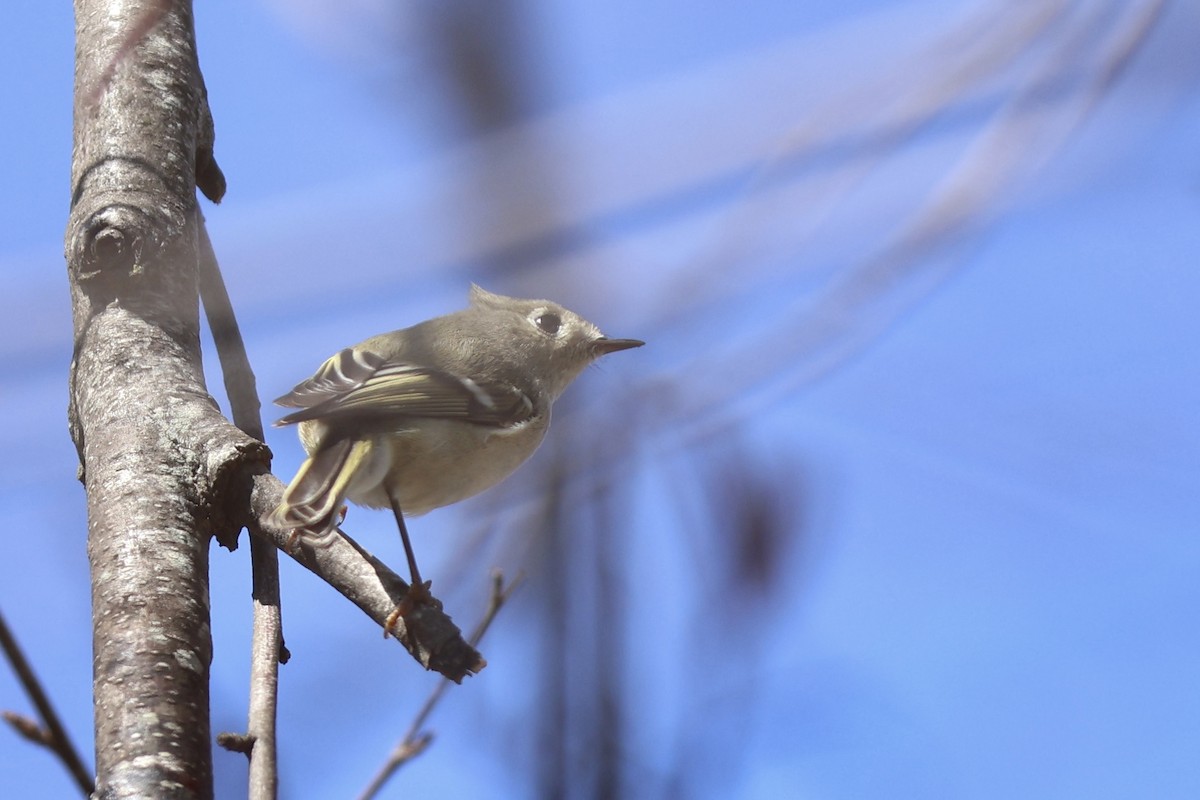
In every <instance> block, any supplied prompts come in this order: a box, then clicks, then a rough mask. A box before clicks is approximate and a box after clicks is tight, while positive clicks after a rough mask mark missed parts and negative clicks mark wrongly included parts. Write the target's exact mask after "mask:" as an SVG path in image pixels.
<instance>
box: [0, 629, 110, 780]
mask: <svg viewBox="0 0 1200 800" xmlns="http://www.w3.org/2000/svg"><path fill="white" fill-rule="evenodd" d="M0 647H3V648H4V655H5V657H6V658H8V663H9V664H11V665H12V668H13V672H15V673H16V675H17V678H18V679H19V680H20V681H21V686H23V687H24V689H25V693H26V694H27V695H29V699H30V700H31V701H33V705H34V706H35V707H36V708H37V711H38V715H39V716H40V717H41V718H42V724H41V725H38V724H37V723H36V722H34V721H33V720H31V719H29V718H28V717H24V716H21V715H19V714H13V713H12V712H9V711H6V712H4V719H5V720H7V721H8V723H9V724H10V725H12V726H13V728H15V729H16V731H17V733H19V734H21V735H22V736H24V737H25V738H26V739H28V740H29V741H31V742H36V743H38V744H40V745H42V746H44V747H46V748H48V749H49V750H50V751H51V752H52V753H54V755H55V756H57V757H58V759H59V761H61V762H62V764H63V766H64V767H66V769H67V772H69V773H70V774H71V778H72V779H73V780H74V781H75V785H76V786H78V787H79V790H80V791H81V792H83V795H84V796H85V797H88V796H90V795H91V794H92V792H94V791H95V790H96V786H95V784H94V783H93V782H92V773H91V770H89V769H88V768H87V767H85V766H84V765H83V759H82V758H81V757H80V755H79V752H78V751H77V750H76V749H75V746H74V745H73V744H72V743H71V738H70V737H69V736H68V735H67V730H66V728H64V727H63V724H62V721H61V720H59V718H58V714H57V712H55V710H54V706H52V705H51V704H50V698H49V697H48V696H47V695H46V692H45V690H44V689H43V688H42V684H41V681H39V680H38V677H37V675H36V674H35V673H34V671H33V667H32V666H31V665H30V664H29V661H28V659H26V658H25V654H24V652H22V650H21V646H20V645H19V644H17V640H16V638H15V637H14V636H13V635H12V631H10V630H9V628H8V623H7V622H5V620H4V615H3V614H0Z"/></svg>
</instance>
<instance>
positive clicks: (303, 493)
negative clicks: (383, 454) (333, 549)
mask: <svg viewBox="0 0 1200 800" xmlns="http://www.w3.org/2000/svg"><path fill="white" fill-rule="evenodd" d="M322 444H323V443H322ZM372 446H373V445H372V443H371V442H370V441H369V440H367V441H364V440H357V441H355V440H352V439H341V440H338V441H334V442H331V443H330V444H328V445H327V446H326V445H324V444H323V446H321V447H319V448H318V449H317V451H316V452H315V453H313V454H311V455H310V456H309V457H308V458H307V459H306V460H305V462H304V463H303V464H301V465H300V470H299V471H298V472H297V473H296V477H294V478H292V482H291V483H290V484H288V487H287V488H286V489H284V491H283V501H282V502H281V503H280V504H279V507H278V508H276V509H275V510H274V511H273V512H271V517H272V522H274V523H276V524H278V525H279V526H281V527H284V528H292V529H295V530H296V531H298V532H300V533H305V534H309V535H312V536H315V537H325V536H328V535H329V534H331V533H333V531H334V530H336V529H337V526H338V523H339V522H341V510H342V504H343V503H344V502H345V499H346V492H347V490H348V489H349V487H350V482H351V481H352V480H353V479H354V475H355V473H356V472H358V470H359V468H360V467H361V466H362V465H363V464H365V463H367V462H368V461H369V460H370V458H371V449H372Z"/></svg>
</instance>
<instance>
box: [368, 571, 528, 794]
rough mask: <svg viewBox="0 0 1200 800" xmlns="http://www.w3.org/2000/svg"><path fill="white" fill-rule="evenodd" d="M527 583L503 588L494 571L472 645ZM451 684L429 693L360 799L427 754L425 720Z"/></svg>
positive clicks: (429, 735)
mask: <svg viewBox="0 0 1200 800" xmlns="http://www.w3.org/2000/svg"><path fill="white" fill-rule="evenodd" d="M523 581H524V576H522V575H517V577H516V578H514V579H513V580H512V582H511V583H509V584H508V586H505V585H504V575H503V574H501V572H500V570H495V571H494V572H493V573H492V594H491V598H490V599H489V601H488V607H487V611H485V612H484V614H483V618H482V619H480V620H479V623H478V624H477V625H476V626H475V630H473V631H472V632H471V637H470V639H469V640H468V641H469V642H470V643H471V646H472V647H474V646H476V645H478V644H479V640H480V639H482V638H483V635H484V634H485V633H487V630H488V628H489V627H490V626H491V624H492V620H494V619H495V618H496V615H497V614H498V613H500V609H501V608H503V607H504V604H505V603H506V602H508V599H509V598H510V597H512V595H513V592H515V591H516V590H517V587H519V586H520V585H521V583H522V582H523ZM449 686H450V681H448V680H441V681H438V685H437V686H436V687H435V688H434V690H433V692H431V693H430V695H429V698H428V699H427V700H426V701H425V705H423V706H421V710H420V711H418V712H417V715H416V716H415V717H413V721H412V723H411V724H410V725H409V726H408V731H406V732H405V734H404V736H403V738H401V739H400V741H399V742H398V743H397V744H396V746H395V748H393V749H392V752H391V753H390V754H389V755H388V759H387V761H386V762H385V763H384V765H383V766H382V767H381V768H380V770H379V772H378V773H377V774H376V775H375V777H374V778H372V779H371V783H370V785H368V786H367V788H366V789H364V790H363V793H362V794H361V795H359V800H370V799H371V798H372V797H375V796H376V795H377V794H378V793H379V790H380V789H382V788H383V786H384V784H385V783H387V782H388V780H389V779H390V778H391V777H392V775H394V774H395V773H396V771H397V770H398V769H400V767H402V766H404V765H405V764H407V763H408V762H409V761H411V760H412V759H414V758H416V757H417V756H419V755H420V754H421V753H423V752H425V748H426V747H428V746H429V743H430V742H432V741H433V734H432V733H431V732H429V731H423V730H421V729H422V728H423V727H424V726H425V721H426V720H428V719H429V715H430V714H432V713H433V710H434V708H436V707H437V704H438V703H439V702H440V701H441V699H442V696H443V695H445V693H446V689H447V688H449Z"/></svg>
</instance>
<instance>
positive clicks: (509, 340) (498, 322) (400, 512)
mask: <svg viewBox="0 0 1200 800" xmlns="http://www.w3.org/2000/svg"><path fill="white" fill-rule="evenodd" d="M642 344H644V343H643V342H640V341H638V340H636V339H609V338H608V337H606V336H604V335H603V334H602V333H600V330H599V329H598V328H597V327H596V326H595V325H593V324H592V323H590V322H588V321H587V320H585V319H583V318H582V317H580V316H579V315H578V314H575V313H573V312H571V311H568V310H567V309H565V308H563V307H562V306H560V305H558V304H557V303H552V302H550V301H548V300H519V299H516V298H513V297H504V296H502V295H498V294H492V293H491V292H488V291H485V290H484V289H481V288H480V287H478V286H475V285H472V286H471V293H470V307H468V308H466V309H464V310H462V311H458V312H455V313H453V314H448V315H446V316H443V317H437V318H435V319H431V320H427V321H425V322H422V323H420V324H418V325H414V326H412V327H411V328H405V329H403V330H398V331H392V332H391V333H384V334H381V335H379V336H373V337H371V338H370V339H367V340H366V341H364V342H361V343H359V344H357V345H355V346H353V347H348V348H346V349H345V350H342V351H341V352H340V353H338V354H337V355H335V356H333V357H332V358H330V359H329V360H328V361H326V362H325V363H324V364H322V365H321V367H320V369H318V370H317V372H316V374H315V375H313V376H312V377H311V378H309V379H308V380H306V381H304V382H303V383H300V384H297V386H296V387H295V388H294V389H292V391H290V392H288V393H287V394H286V395H284V396H283V397H281V398H279V399H278V400H276V401H275V402H276V403H278V404H279V405H282V406H288V407H290V408H297V409H300V410H298V411H295V412H293V413H291V414H288V415H287V416H285V417H283V418H282V419H280V420H279V421H278V422H276V423H275V425H276V426H283V425H293V424H296V423H299V433H300V441H301V443H302V444H303V445H304V449H305V450H306V451H307V452H308V459H307V460H306V461H305V462H304V464H302V465H301V467H300V470H299V471H298V472H297V473H296V477H295V478H293V479H292V482H291V483H290V484H289V485H288V487H287V489H286V490H285V491H284V493H283V502H282V503H280V505H279V507H278V508H276V509H275V511H274V513H273V516H274V521H275V522H276V523H278V524H279V525H281V526H283V527H288V528H293V529H295V530H297V531H298V532H301V533H307V534H311V535H315V536H326V535H329V534H331V533H332V532H333V531H334V530H335V529H336V528H337V525H338V523H339V522H340V516H341V509H342V506H343V503H344V502H345V501H346V500H350V501H352V502H354V503H357V504H358V505H362V506H367V507H368V508H389V507H390V508H391V509H392V511H393V513H394V514H395V516H396V524H397V526H398V527H399V528H400V536H401V539H402V540H403V542H404V550H405V555H406V556H407V558H408V563H409V569H410V571H411V572H412V579H413V586H414V587H421V588H424V586H425V584H423V583H422V581H421V579H420V572H419V571H418V569H417V563H416V558H415V557H414V556H413V551H412V546H411V545H410V543H409V540H408V530H407V528H406V526H405V524H404V514H405V513H407V514H409V515H419V514H424V513H425V512H427V511H430V510H432V509H435V508H440V507H442V506H447V505H450V504H451V503H457V502H458V501H459V500H465V499H466V498H468V497H471V496H473V495H476V494H478V493H479V492H482V491H483V490H484V489H487V488H489V487H491V486H494V485H495V484H496V483H498V482H500V481H501V480H503V479H504V478H506V477H507V476H508V475H510V474H511V473H512V472H513V470H515V469H516V468H517V467H518V466H520V465H521V464H522V463H523V462H524V461H525V460H526V459H527V458H529V457H530V456H531V455H533V451H534V450H536V449H537V447H538V445H539V444H541V441H542V438H543V437H544V436H545V435H546V429H547V428H548V427H549V425H550V408H551V406H552V405H553V403H554V401H555V400H556V399H557V398H558V396H559V395H560V394H562V392H563V390H564V389H566V388H567V386H568V385H569V384H570V383H571V381H573V380H574V379H575V378H576V376H578V375H579V373H580V372H581V371H582V370H583V368H584V367H586V366H587V365H588V364H590V363H592V362H593V361H595V360H596V359H597V358H599V357H600V356H602V355H605V354H606V353H613V352H616V351H618V350H626V349H628V348H631V347H640V346H641V345H642Z"/></svg>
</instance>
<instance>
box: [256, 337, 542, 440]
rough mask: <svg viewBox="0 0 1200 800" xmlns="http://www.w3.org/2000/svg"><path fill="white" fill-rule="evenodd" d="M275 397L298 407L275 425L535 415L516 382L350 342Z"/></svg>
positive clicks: (509, 420)
mask: <svg viewBox="0 0 1200 800" xmlns="http://www.w3.org/2000/svg"><path fill="white" fill-rule="evenodd" d="M275 402H276V403H278V404H279V405H282V406H288V407H291V408H299V409H300V410H299V411H296V412H293V413H291V414H288V415H287V416H286V417H284V418H283V419H281V420H279V421H278V422H276V423H275V424H276V425H291V424H294V423H297V422H304V421H305V420H310V419H324V420H328V421H331V422H332V421H336V420H339V419H341V420H349V419H350V418H359V419H372V418H373V419H380V418H389V417H437V418H442V419H459V420H463V421H464V422H473V423H476V424H480V425H497V426H500V425H512V424H515V423H517V422H521V421H522V420H526V419H529V418H530V417H531V416H533V402H532V401H531V400H530V398H529V396H528V395H526V394H525V393H524V392H522V391H521V390H519V389H517V388H516V387H515V386H510V385H504V384H499V383H490V382H477V381H474V380H471V379H470V378H466V377H462V376H458V375H452V374H450V373H448V372H444V371H442V370H437V369H431V368H429V367H423V366H418V365H415V364H409V363H405V362H399V361H388V360H387V359H385V358H383V357H382V356H379V355H376V354H375V353H371V352H369V351H361V350H360V351H355V350H353V349H350V348H347V349H345V350H343V351H342V352H340V353H338V354H337V355H335V356H333V357H332V358H330V359H329V360H328V361H326V362H325V363H324V364H322V365H321V368H320V369H318V370H317V372H316V374H315V375H313V376H312V377H311V378H309V379H308V380H306V381H304V382H303V383H300V384H297V385H296V387H295V388H294V389H292V391H290V392H288V393H287V394H286V395H284V396H283V397H281V398H279V399H278V400H276V401H275Z"/></svg>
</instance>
